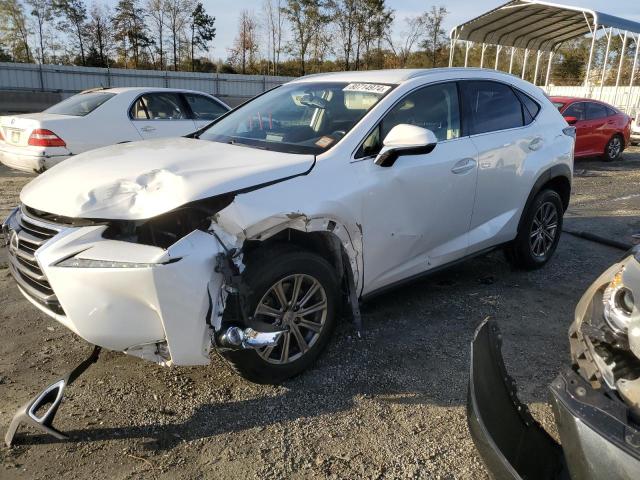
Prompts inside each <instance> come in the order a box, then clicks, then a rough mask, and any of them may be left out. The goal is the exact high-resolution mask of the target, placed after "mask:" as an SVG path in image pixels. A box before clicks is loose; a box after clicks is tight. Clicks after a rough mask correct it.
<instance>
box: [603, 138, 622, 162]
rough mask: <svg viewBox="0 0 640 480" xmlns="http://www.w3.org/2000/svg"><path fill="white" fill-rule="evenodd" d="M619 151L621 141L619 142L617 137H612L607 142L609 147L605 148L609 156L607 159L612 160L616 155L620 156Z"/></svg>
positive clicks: (620, 149)
mask: <svg viewBox="0 0 640 480" xmlns="http://www.w3.org/2000/svg"><path fill="white" fill-rule="evenodd" d="M621 151H622V141H621V140H620V138H619V137H613V138H612V139H611V140H610V141H609V145H608V147H607V154H608V155H609V158H610V159H612V160H613V159H615V158H618V155H620V152H621Z"/></svg>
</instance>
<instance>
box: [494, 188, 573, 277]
mask: <svg viewBox="0 0 640 480" xmlns="http://www.w3.org/2000/svg"><path fill="white" fill-rule="evenodd" d="M562 214H563V207H562V200H561V199H560V195H558V193H557V192H556V191H554V190H543V191H541V192H539V193H538V194H537V195H536V196H535V198H534V199H533V202H531V205H530V206H529V208H528V209H527V211H525V212H524V214H523V217H522V223H521V225H520V228H519V230H518V236H517V237H516V238H515V240H514V241H513V242H511V243H510V244H509V245H508V246H507V247H506V249H505V251H506V254H507V259H508V260H509V261H510V263H512V264H513V265H515V266H516V267H519V268H522V269H525V270H534V269H537V268H540V267H542V266H543V265H544V264H546V263H547V262H548V261H549V260H550V259H551V257H552V256H553V254H554V252H555V251H556V247H557V246H558V241H559V240H560V233H561V232H562Z"/></svg>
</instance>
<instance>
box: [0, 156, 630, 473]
mask: <svg viewBox="0 0 640 480" xmlns="http://www.w3.org/2000/svg"><path fill="white" fill-rule="evenodd" d="M30 178H31V177H30V176H28V175H24V174H19V173H12V172H9V171H8V170H7V169H0V214H1V215H3V216H4V215H5V214H6V213H8V211H9V209H10V208H11V207H12V206H13V205H15V204H16V202H17V200H18V193H19V190H20V188H21V187H22V186H23V185H24V184H25V183H26V182H27V181H29V179H30ZM638 185H640V149H635V151H634V150H630V151H627V152H625V154H624V159H623V160H622V161H618V162H615V163H611V164H605V163H601V162H599V161H597V160H588V161H580V160H579V161H577V162H576V175H575V183H574V193H573V197H572V201H571V207H570V209H569V212H568V213H567V217H566V223H565V226H566V227H567V228H571V229H574V230H589V231H593V232H596V233H600V234H602V235H606V236H608V237H611V238H616V239H618V240H623V241H627V242H631V240H632V238H631V235H632V234H633V233H636V232H639V231H640V192H639V191H638ZM620 255H621V252H620V251H619V250H616V249H613V248H610V247H605V246H602V245H600V244H596V243H592V242H589V241H585V240H583V239H580V238H575V237H572V236H569V235H564V236H563V237H562V239H561V242H560V246H559V248H558V251H557V254H556V256H555V258H554V260H553V261H552V262H551V263H550V264H549V265H548V266H547V267H546V268H544V269H542V270H539V271H536V272H529V273H523V272H519V271H513V270H511V269H510V267H509V266H508V265H507V263H505V261H504V259H503V256H502V254H501V252H494V253H491V254H488V255H486V256H483V257H480V258H476V259H474V260H471V261H469V262H466V263H464V264H461V265H459V266H456V267H453V268H452V269H450V270H448V271H445V272H442V273H440V274H437V275H435V276H432V277H430V278H428V279H426V280H423V281H420V282H417V283H414V284H412V285H410V286H405V287H402V288H401V289H399V290H396V291H393V292H391V293H388V294H385V295H384V296H381V297H378V298H377V299H375V300H373V301H371V302H370V303H368V304H366V305H364V306H363V315H364V325H365V336H364V338H362V339H357V338H356V337H355V336H354V330H353V327H352V325H351V323H350V322H349V321H344V322H342V323H341V324H340V325H339V327H338V329H337V331H336V334H335V337H334V339H333V341H332V342H331V344H330V346H329V348H328V351H327V352H326V353H325V354H324V355H323V356H322V357H321V359H320V361H319V362H317V363H316V365H315V366H314V367H313V368H312V369H311V370H310V371H308V372H306V373H305V374H303V375H301V376H300V377H298V378H296V379H294V380H291V381H288V382H287V383H286V384H284V385H282V386H279V387H271V386H259V385H254V384H251V383H248V382H246V381H244V380H242V379H241V378H239V377H237V376H235V375H234V374H233V373H232V372H231V371H230V370H229V368H227V367H226V366H225V365H224V363H223V362H222V361H221V360H220V359H219V358H217V357H215V358H213V362H212V364H211V366H209V367H202V368H173V369H167V368H162V367H158V366H156V365H153V364H150V363H145V362H143V361H142V360H138V359H136V358H130V357H127V356H125V355H123V354H118V353H112V352H106V353H105V354H103V355H102V357H101V358H100V360H99V361H98V363H97V364H96V365H95V366H94V367H92V368H91V369H90V370H89V371H88V372H87V373H86V374H85V375H84V376H83V377H81V378H80V380H79V381H78V382H77V383H76V384H74V385H73V386H72V387H71V388H69V389H68V390H67V396H66V400H65V402H64V404H63V406H62V407H61V410H60V412H59V414H58V418H57V420H56V424H57V426H58V427H59V428H60V429H61V430H63V431H66V432H69V433H70V434H71V436H72V438H73V440H72V441H67V442H58V441H55V440H53V439H52V438H49V437H44V436H42V435H40V434H38V433H36V432H34V431H24V433H23V434H22V435H21V436H20V438H19V444H18V446H16V447H14V448H13V449H8V448H6V447H5V446H4V445H2V447H0V462H1V464H2V465H1V466H0V477H1V478H3V479H7V480H9V479H17V478H20V479H27V478H29V479H31V478H34V479H49V478H51V479H54V478H55V479H58V478H64V477H65V476H67V475H68V476H69V477H68V478H111V479H131V478H135V479H137V478H163V479H192V478H261V479H262V478H482V477H485V476H486V473H485V470H484V467H483V466H482V463H481V461H480V459H479V457H478V456H477V454H476V452H475V449H474V446H473V442H472V441H471V438H470V436H469V433H468V430H467V423H466V416H465V401H466V386H467V381H468V363H469V342H470V340H471V337H472V334H473V331H474V329H475V327H476V326H477V325H478V323H479V322H480V321H482V319H484V318H485V317H487V316H491V317H493V318H496V319H497V320H498V321H499V323H500V326H501V328H502V331H503V334H504V353H505V361H506V363H507V368H508V369H509V371H510V372H511V373H512V375H513V376H514V377H515V378H516V380H517V382H518V385H519V388H520V392H521V396H522V399H523V400H524V401H526V402H527V403H529V404H530V405H531V406H532V410H533V412H534V414H535V415H536V417H537V418H538V419H539V420H540V421H541V422H542V423H543V424H544V425H545V426H546V427H547V428H553V415H552V413H551V410H550V407H549V405H548V403H547V401H548V396H547V385H548V384H549V383H550V382H551V381H552V379H553V378H554V377H555V376H556V374H557V373H558V371H559V370H560V369H561V368H562V367H563V366H564V365H565V364H566V363H567V360H568V355H569V353H568V341H567V335H566V332H567V328H568V326H569V324H570V323H571V320H572V313H573V309H574V306H575V304H576V302H577V301H578V299H579V298H580V296H581V294H582V292H583V291H584V290H585V289H586V287H587V286H588V285H589V284H590V283H591V282H592V281H593V280H594V279H595V277H596V276H597V275H598V274H599V273H600V272H602V271H603V270H604V269H605V268H606V267H607V266H608V265H610V264H611V263H613V262H614V261H615V260H617V259H618V258H619V257H620ZM88 352H89V347H88V345H87V344H86V343H85V342H84V341H83V340H81V339H80V338H78V337H76V336H74V335H73V334H71V333H70V332H69V331H67V330H66V329H65V328H63V327H62V326H60V325H59V324H57V323H56V322H55V321H54V320H51V319H49V318H47V317H46V316H45V315H43V314H42V313H40V312H39V311H38V310H36V309H35V308H34V307H32V306H31V305H30V304H29V303H28V302H27V301H26V300H25V299H23V298H22V297H21V295H20V294H19V292H18V290H17V288H16V287H15V285H14V283H13V281H12V280H11V278H10V275H9V272H8V270H7V265H6V257H5V249H2V250H0V427H1V428H2V429H3V431H2V434H3V435H4V429H5V428H6V426H7V425H8V424H9V422H10V420H11V417H12V415H13V413H14V411H15V410H16V409H17V408H18V407H19V406H20V405H21V404H22V403H24V402H25V401H27V400H28V399H29V398H30V397H31V396H32V395H34V394H35V393H36V392H37V391H38V390H39V388H41V387H43V386H45V385H46V384H47V383H48V382H50V381H51V380H53V379H54V378H55V377H57V376H58V375H60V374H62V373H63V372H65V371H66V370H68V369H69V368H70V367H71V366H74V365H75V364H77V363H78V362H79V361H80V360H81V359H82V358H83V356H85V355H86V354H88Z"/></svg>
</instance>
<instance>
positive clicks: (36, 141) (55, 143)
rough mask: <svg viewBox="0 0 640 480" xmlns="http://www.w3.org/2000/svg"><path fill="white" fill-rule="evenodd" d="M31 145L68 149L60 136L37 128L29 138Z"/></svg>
mask: <svg viewBox="0 0 640 480" xmlns="http://www.w3.org/2000/svg"><path fill="white" fill-rule="evenodd" d="M29 145H31V146H33V147H66V146H67V144H66V143H65V142H64V140H62V139H61V138H60V137H59V136H58V135H56V134H55V133H53V132H52V131H51V130H47V129H45V128H36V129H35V130H34V131H33V132H31V135H30V136H29Z"/></svg>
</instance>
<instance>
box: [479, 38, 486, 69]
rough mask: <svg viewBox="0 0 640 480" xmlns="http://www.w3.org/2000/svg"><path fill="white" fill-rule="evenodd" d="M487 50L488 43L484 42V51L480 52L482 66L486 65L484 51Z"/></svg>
mask: <svg viewBox="0 0 640 480" xmlns="http://www.w3.org/2000/svg"><path fill="white" fill-rule="evenodd" d="M486 50H487V44H486V43H483V44H482V53H481V54H480V68H483V67H484V52H486Z"/></svg>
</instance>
